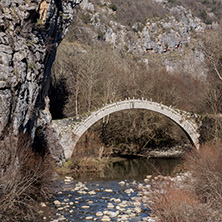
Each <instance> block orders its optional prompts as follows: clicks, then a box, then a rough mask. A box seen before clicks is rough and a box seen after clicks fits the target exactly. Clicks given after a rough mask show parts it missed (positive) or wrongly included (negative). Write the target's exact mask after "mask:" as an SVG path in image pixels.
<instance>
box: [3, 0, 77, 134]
mask: <svg viewBox="0 0 222 222" xmlns="http://www.w3.org/2000/svg"><path fill="white" fill-rule="evenodd" d="M79 3H80V0H42V1H40V0H1V2H0V135H1V136H2V135H3V134H4V130H5V129H6V127H8V126H10V127H12V129H13V132H14V133H16V134H17V133H18V132H19V131H23V132H25V131H28V132H29V133H31V134H32V135H33V136H34V134H35V130H36V128H37V127H38V126H44V125H45V124H47V123H48V122H49V121H50V118H51V115H50V113H49V110H48V99H47V98H48V97H47V93H48V87H49V80H50V76H49V73H50V69H51V66H52V63H53V61H54V58H55V54H56V49H57V46H58V45H59V43H60V42H61V40H62V38H63V37H64V35H65V34H66V32H67V29H68V26H69V25H70V22H71V20H72V18H73V13H72V9H73V7H74V6H75V5H76V4H79Z"/></svg>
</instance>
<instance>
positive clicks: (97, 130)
mask: <svg viewBox="0 0 222 222" xmlns="http://www.w3.org/2000/svg"><path fill="white" fill-rule="evenodd" d="M192 145H193V144H192V141H191V139H190V138H189V137H188V135H187V134H186V132H185V131H184V130H183V129H182V128H181V127H179V126H178V125H177V124H175V123H174V122H173V121H171V120H170V119H169V118H167V117H165V116H163V115H161V114H158V113H154V112H152V111H147V110H142V109H141V110H124V111H119V112H115V113H112V114H111V115H109V116H106V117H104V118H102V119H100V120H99V121H97V122H96V123H95V124H93V125H92V126H91V127H90V128H89V129H88V130H87V131H86V132H85V133H84V134H83V135H82V136H81V138H80V139H79V140H78V143H77V145H76V148H75V150H74V156H76V155H77V154H78V153H79V152H80V151H81V152H84V149H85V153H86V154H87V153H88V154H90V152H91V154H94V153H98V154H99V151H102V152H103V154H104V156H109V155H111V156H120V157H127V158H133V157H136V156H144V157H145V156H149V154H151V155H152V153H154V152H155V151H156V152H158V153H159V154H161V153H160V152H161V151H169V150H170V149H171V151H172V156H173V155H175V153H177V154H176V155H178V154H179V153H181V152H182V151H185V150H186V149H188V148H190V147H191V146H192ZM101 148H103V149H101ZM172 148H173V149H172ZM173 151H174V152H173ZM176 151H177V152H176ZM167 153H168V154H169V152H167ZM99 155H100V154H99ZM77 156H78V155H77Z"/></svg>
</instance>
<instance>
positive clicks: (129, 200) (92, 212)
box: [50, 158, 180, 222]
mask: <svg viewBox="0 0 222 222" xmlns="http://www.w3.org/2000/svg"><path fill="white" fill-rule="evenodd" d="M179 163H180V160H178V159H155V160H147V159H142V158H140V159H127V160H123V161H119V162H115V163H112V164H110V166H109V167H108V168H107V170H106V171H105V172H104V173H103V174H102V175H100V176H97V177H94V178H89V177H84V175H83V176H82V178H80V179H79V180H73V179H72V177H66V178H64V179H63V180H61V181H60V182H59V183H60V191H58V192H57V194H56V195H55V198H54V199H53V200H52V204H51V208H52V210H53V211H54V212H55V214H54V216H53V218H51V219H50V221H54V222H56V221H75V222H78V221H83V222H84V221H131V222H134V221H151V220H149V217H148V216H149V209H148V208H147V206H146V203H142V202H141V198H140V193H138V190H137V188H138V186H139V185H140V184H144V182H143V180H144V178H145V177H146V176H147V175H151V174H156V175H158V174H163V175H170V174H172V172H173V171H174V170H175V167H177V166H178V165H179Z"/></svg>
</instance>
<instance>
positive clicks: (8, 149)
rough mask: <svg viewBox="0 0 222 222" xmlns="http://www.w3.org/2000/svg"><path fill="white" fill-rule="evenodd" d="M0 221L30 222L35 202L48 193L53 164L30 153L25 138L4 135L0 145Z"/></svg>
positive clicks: (36, 214) (42, 199)
mask: <svg viewBox="0 0 222 222" xmlns="http://www.w3.org/2000/svg"><path fill="white" fill-rule="evenodd" d="M0 153H1V155H0V170H1V172H0V220H1V221H5V222H7V221H34V220H35V218H36V217H37V216H38V213H37V212H38V210H39V202H40V201H45V200H46V199H48V198H49V197H50V195H51V194H52V192H53V190H52V188H53V187H52V182H53V180H52V176H53V167H54V164H53V162H52V160H51V159H50V157H47V156H44V157H42V156H40V155H39V154H38V153H34V152H33V151H32V148H31V142H30V139H29V137H28V136H24V135H22V136H20V137H19V138H16V137H15V136H13V135H8V136H6V137H5V139H4V140H2V141H1V143H0Z"/></svg>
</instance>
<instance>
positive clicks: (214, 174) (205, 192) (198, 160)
mask: <svg viewBox="0 0 222 222" xmlns="http://www.w3.org/2000/svg"><path fill="white" fill-rule="evenodd" d="M221 158H222V149H221V144H207V145H204V146H202V147H201V150H200V151H199V152H198V151H197V150H193V151H192V152H190V153H189V154H187V156H186V158H185V163H184V166H185V169H187V170H188V171H189V172H190V173H191V175H192V176H191V177H190V178H189V180H188V181H187V184H183V188H181V186H180V188H178V186H177V184H176V183H173V182H168V183H166V182H165V184H164V185H159V186H157V187H155V189H156V192H153V196H152V197H151V198H152V203H151V204H150V208H151V210H152V212H153V213H154V214H155V215H156V216H157V217H158V218H159V220H160V222H168V221H169V222H188V221H189V222H199V221H214V222H216V221H218V222H219V221H222V216H221V215H222V163H221Z"/></svg>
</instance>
